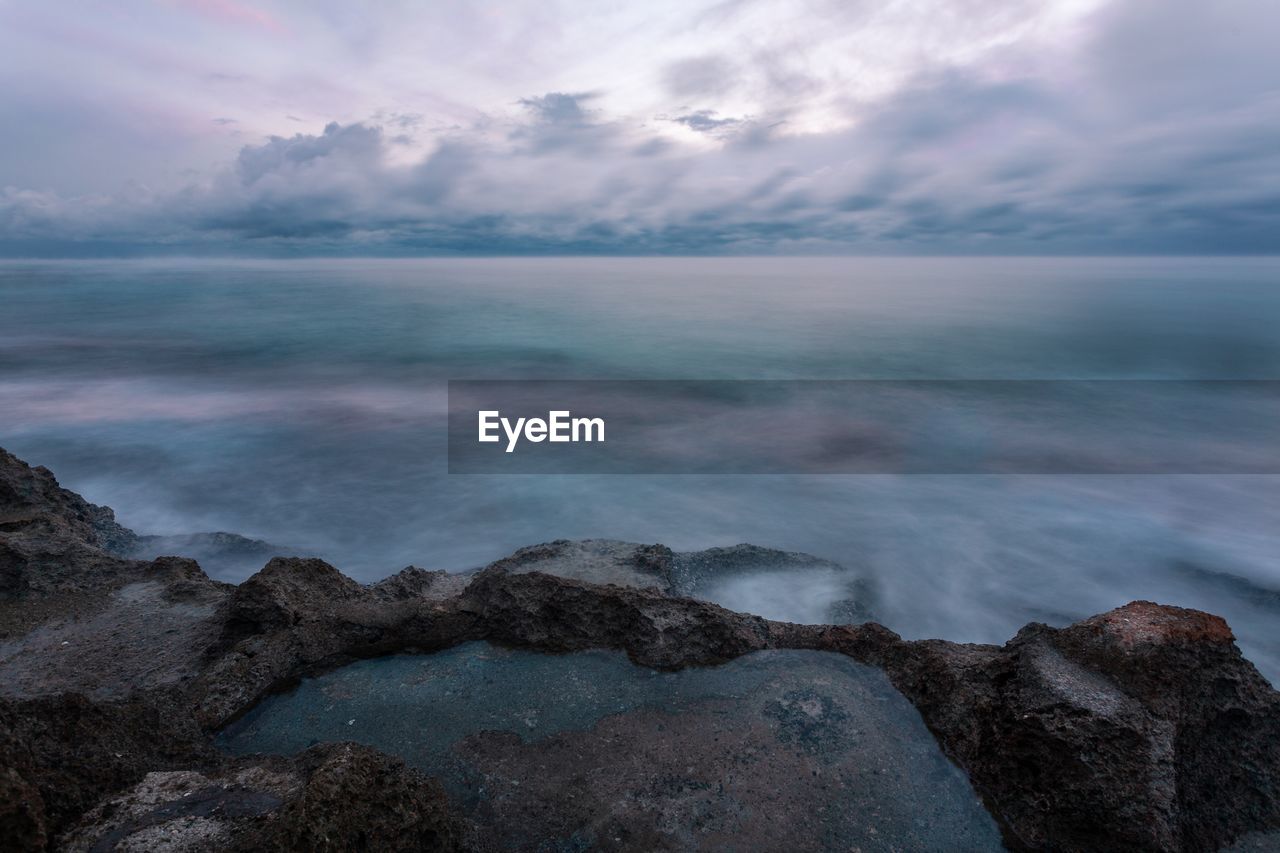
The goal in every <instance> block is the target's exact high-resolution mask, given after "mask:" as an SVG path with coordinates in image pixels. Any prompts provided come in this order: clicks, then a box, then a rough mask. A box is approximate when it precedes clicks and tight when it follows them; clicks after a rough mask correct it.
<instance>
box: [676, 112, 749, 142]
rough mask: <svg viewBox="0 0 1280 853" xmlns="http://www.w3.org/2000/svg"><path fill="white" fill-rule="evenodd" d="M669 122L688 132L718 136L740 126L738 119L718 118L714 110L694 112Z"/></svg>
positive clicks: (740, 121)
mask: <svg viewBox="0 0 1280 853" xmlns="http://www.w3.org/2000/svg"><path fill="white" fill-rule="evenodd" d="M670 121H673V122H675V123H676V124H683V125H684V126H685V127H687V128H689V129H690V130H696V131H698V132H699V133H708V134H712V135H713V136H719V135H722V134H724V133H725V132H726V131H729V130H732V129H733V128H735V127H737V126H739V125H741V124H742V119H739V118H719V117H718V113H716V111H715V110H695V111H694V112H691V113H685V114H684V115H679V116H675V117H673V118H671V119H670Z"/></svg>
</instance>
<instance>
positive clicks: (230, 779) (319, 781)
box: [59, 743, 466, 853]
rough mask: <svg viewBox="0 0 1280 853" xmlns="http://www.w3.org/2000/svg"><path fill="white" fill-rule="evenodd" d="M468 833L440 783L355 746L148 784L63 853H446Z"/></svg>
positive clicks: (74, 834) (87, 824)
mask: <svg viewBox="0 0 1280 853" xmlns="http://www.w3.org/2000/svg"><path fill="white" fill-rule="evenodd" d="M465 830H466V827H465V825H464V824H463V823H462V822H461V821H460V820H458V819H457V818H456V817H454V816H453V814H452V813H451V811H450V809H449V804H448V802H447V800H446V798H445V794H444V790H443V789H442V788H441V787H440V784H439V783H438V782H435V781H434V780H431V779H428V778H426V777H424V776H422V775H421V774H419V773H417V772H415V771H413V770H411V769H409V768H407V767H405V765H404V763H403V762H401V761H399V760H398V759H395V758H392V757H390V756H388V755H385V754H383V753H380V752H378V751H376V750H373V749H370V748H368V747H365V746H360V745H358V744H352V743H338V744H323V745H320V746H316V747H313V748H312V749H309V750H307V751H306V752H304V753H302V754H301V755H298V756H297V757H296V758H293V759H285V758H270V757H264V758H258V759H250V760H245V761H238V762H229V763H228V764H227V766H225V767H220V768H217V769H213V770H203V771H201V770H174V771H164V772H155V773H149V774H147V775H146V776H145V777H144V778H143V779H142V780H141V781H140V782H138V783H137V784H136V785H134V786H133V787H132V788H130V789H128V790H127V791H125V792H124V793H122V794H119V795H116V796H114V797H111V798H109V799H107V800H106V801H104V802H103V803H101V804H100V805H99V806H98V807H96V808H95V809H93V810H91V811H90V812H88V813H87V814H86V815H85V816H84V818H83V819H82V820H81V821H80V822H79V824H78V825H77V826H76V827H75V828H73V829H72V830H71V831H70V832H68V833H67V835H66V836H65V837H64V838H63V839H62V840H61V843H60V845H59V846H60V848H61V849H63V850H66V851H68V853H77V851H85V853H87V852H88V851H93V850H101V849H115V848H116V847H117V846H120V847H123V848H126V849H131V850H144V849H153V848H155V847H161V846H162V847H163V848H164V849H166V850H215V849H216V850H227V851H246V853H248V851H257V850H281V851H298V853H311V852H312V851H334V853H341V851H348V850H388V851H406V853H407V851H452V850H458V849H460V848H461V845H462V838H463V834H464V832H465Z"/></svg>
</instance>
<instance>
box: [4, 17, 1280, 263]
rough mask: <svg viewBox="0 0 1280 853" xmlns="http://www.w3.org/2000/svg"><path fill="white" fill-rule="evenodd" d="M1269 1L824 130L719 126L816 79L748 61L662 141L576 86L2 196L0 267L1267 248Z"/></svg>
mask: <svg viewBox="0 0 1280 853" xmlns="http://www.w3.org/2000/svg"><path fill="white" fill-rule="evenodd" d="M979 5H981V4H979ZM1263 5H1265V4H1257V5H1255V4H1249V3H1244V2H1242V0H1224V2H1223V3H1222V4H1199V3H1193V2H1191V0H1160V2H1158V3H1157V2H1154V0H1125V2H1117V3H1113V4H1111V5H1109V6H1107V7H1105V8H1103V9H1101V10H1099V11H1098V12H1096V13H1094V14H1093V15H1092V16H1090V17H1088V18H1085V19H1082V20H1081V21H1080V22H1079V24H1078V27H1079V32H1078V33H1077V35H1076V36H1075V37H1074V38H1071V39H1067V38H1062V39H1060V40H1059V41H1060V42H1061V46H1060V47H1059V48H1058V49H1056V51H1047V50H1045V49H1044V46H1043V44H1042V43H1039V42H1037V43H1035V44H1033V45H1030V44H1027V43H1024V42H1022V41H1018V40H1016V39H1015V40H1012V41H1010V42H1009V43H1008V44H1005V45H1004V46H1002V47H1000V48H999V49H998V50H996V49H990V50H986V49H984V50H985V52H983V53H982V54H981V61H977V60H975V61H972V62H959V61H953V62H946V63H933V62H925V63H922V64H921V65H920V67H919V68H918V69H917V70H916V72H915V73H914V74H912V75H910V76H908V77H905V78H904V79H902V80H901V81H899V82H898V83H896V84H895V85H894V86H892V87H890V88H888V89H887V90H885V91H883V92H879V93H878V94H876V95H874V96H859V97H856V98H855V97H850V98H848V99H846V100H845V101H843V102H841V103H843V106H842V107H841V109H842V110H843V113H841V118H840V120H839V121H832V122H830V123H828V124H826V125H821V126H814V125H812V124H811V123H806V122H807V120H806V119H804V118H803V115H804V113H803V110H799V109H798V108H797V109H796V110H791V109H789V108H785V107H779V108H776V109H774V108H770V110H769V111H766V112H764V113H761V114H760V115H761V117H759V118H747V117H735V116H752V115H755V114H754V113H752V112H748V111H746V110H743V109H740V108H738V107H737V106H735V104H736V103H737V102H736V101H735V100H734V98H735V97H736V95H735V94H734V93H735V92H738V91H739V90H740V88H741V87H740V86H739V85H738V82H737V81H739V80H740V79H741V78H742V71H743V69H744V68H749V69H751V71H750V73H751V74H752V75H754V76H753V77H752V78H751V79H754V80H759V81H768V80H771V79H772V80H774V81H775V83H776V87H777V88H776V89H775V90H774V91H775V94H776V93H778V92H784V93H785V92H791V93H796V94H795V96H796V97H797V98H800V99H804V98H808V97H810V95H809V94H806V93H809V92H811V91H812V90H813V87H815V86H819V87H821V86H823V85H825V84H823V83H822V82H821V75H813V74H803V75H800V76H798V77H794V78H789V77H788V76H787V74H786V73H784V72H785V71H786V69H787V68H790V67H792V64H791V60H785V61H784V60H783V59H779V58H778V51H777V50H772V51H770V50H764V49H760V48H759V47H758V46H753V47H751V49H749V50H744V51H743V52H742V53H741V54H740V55H739V56H735V57H733V58H732V59H730V58H728V57H726V56H724V55H723V54H722V53H707V54H702V55H699V56H695V57H694V58H687V57H686V58H684V59H680V60H677V61H674V62H670V63H667V64H665V65H660V66H658V67H659V70H660V73H659V74H658V78H659V82H660V87H661V89H662V95H663V97H666V98H669V97H671V96H672V95H676V96H678V97H680V98H682V99H683V98H689V99H691V100H694V103H695V104H696V108H694V107H683V108H681V109H680V110H677V111H675V112H673V113H666V114H665V115H666V116H668V117H665V118H663V119H662V120H660V121H656V122H654V121H651V120H645V119H643V118H637V117H636V115H637V114H634V113H628V112H626V111H619V110H617V109H614V108H612V104H613V103H614V100H613V99H614V95H613V92H612V90H609V89H607V88H603V87H602V86H600V85H597V84H595V83H589V84H588V85H583V86H578V87H567V86H566V87H560V88H556V89H552V90H550V91H544V92H543V93H541V94H528V93H526V94H523V95H521V96H518V97H513V98H508V99H506V101H505V104H506V105H507V108H508V109H507V111H505V112H504V111H502V110H480V109H478V108H477V109H474V110H473V111H472V117H471V119H470V120H468V121H457V122H450V123H440V122H436V121H434V120H432V119H431V118H429V117H428V116H427V115H426V114H425V113H424V112H423V111H422V110H420V109H410V108H407V107H404V106H395V107H383V108H379V109H378V110H373V111H370V112H368V113H366V114H365V115H367V116H370V118H367V119H363V120H362V119H360V118H359V117H355V118H350V119H346V120H343V121H334V122H331V123H329V124H327V125H325V126H324V127H323V128H321V129H318V130H316V131H313V132H302V133H288V134H277V135H269V136H267V137H266V138H263V139H261V140H260V141H259V142H257V143H254V144H250V145H244V146H242V147H241V148H240V149H239V150H238V151H237V152H235V153H234V154H233V155H232V156H229V157H227V158H224V159H223V160H222V161H221V162H220V163H214V164H213V165H211V166H209V167H208V168H206V169H204V170H203V171H202V172H201V173H200V177H199V178H198V179H196V180H191V179H189V178H188V179H186V180H184V181H183V182H181V183H180V184H178V185H176V186H172V187H164V186H158V187H148V186H147V185H145V184H135V185H129V186H127V187H126V188H125V189H122V190H119V191H113V192H103V191H94V192H83V193H76V192H68V191H66V190H65V189H64V188H58V189H56V190H52V189H40V188H33V187H25V186H21V185H18V184H15V185H12V186H9V187H7V188H6V189H4V190H3V192H0V252H4V253H8V254H24V253H25V254H31V253H37V254H45V253H52V254H58V253H91V252H152V251H193V252H230V253H270V254H277V253H279V254H289V253H306V254H311V253H350V254H366V253H371V254H416V253H427V254H430V253H488V254H501V253H566V252H567V253H574V252H582V253H695V254H697V253H708V254H716V253H725V252H911V253H943V252H993V253H1001V252H1017V253H1058V252H1120V253H1123V252H1275V251H1280V245H1277V238H1276V236H1275V235H1276V234H1280V92H1278V91H1277V90H1276V89H1275V87H1274V83H1273V82H1271V81H1274V80H1276V79H1280V60H1277V58H1276V57H1275V56H1274V55H1273V54H1274V51H1271V50H1270V47H1269V46H1270V44H1271V43H1272V39H1271V38H1270V35H1271V34H1272V33H1273V32H1274V30H1275V29H1276V28H1277V25H1280V13H1276V12H1273V11H1272V10H1270V9H1264V8H1262V6H1263ZM762 8H764V7H757V6H753V5H751V4H742V5H741V6H737V7H735V8H734V9H733V10H732V16H731V17H732V19H733V20H738V19H744V18H747V17H749V16H750V15H752V14H756V13H757V11H756V10H758V9H762ZM868 8H870V7H868ZM725 14H728V12H727V11H726V12H725ZM859 14H864V15H865V14H870V13H869V12H866V10H862V11H860V12H859ZM1003 14H1013V13H1012V12H1008V11H1006V12H1005V13H1003ZM975 26H976V25H975ZM1246 29H1247V30H1248V32H1247V33H1245V32H1244V30H1246ZM1165 42H1168V44H1172V45H1175V47H1169V46H1167V45H1166V44H1165ZM765 54H769V55H770V56H772V57H773V58H771V59H768V58H761V57H763V56H764V55H765ZM589 79H590V78H588V80H589ZM824 91H826V90H824ZM827 95H832V92H827ZM824 97H826V96H824ZM832 97H834V96H833V95H832ZM761 103H764V102H761ZM824 103H836V101H833V100H831V98H830V97H827V99H826V100H824ZM658 112H659V110H654V111H649V112H642V113H640V114H639V115H647V116H653V115H655V114H657V113H658ZM237 114H238V113H237ZM209 123H210V122H209V120H208V119H205V120H204V122H203V124H204V126H205V127H208V125H209ZM237 127H239V128H241V129H242V131H243V130H244V125H243V122H241V123H240V124H239V125H237ZM689 131H694V133H689ZM65 133H66V138H65V139H64V140H63V145H65V146H70V145H71V144H72V140H73V137H72V136H71V134H72V133H73V131H72V130H71V129H70V128H67V129H65ZM144 135H145V133H144V129H142V128H137V129H135V130H134V131H132V132H131V133H129V134H124V136H125V137H126V138H135V137H142V136H144ZM242 138H249V136H248V134H246V135H245V136H244V137H242ZM77 144H79V145H81V146H82V145H83V143H82V142H81V143H77ZM23 156H35V154H34V153H33V152H32V151H31V150H29V149H28V150H24V153H23ZM11 174H12V173H11Z"/></svg>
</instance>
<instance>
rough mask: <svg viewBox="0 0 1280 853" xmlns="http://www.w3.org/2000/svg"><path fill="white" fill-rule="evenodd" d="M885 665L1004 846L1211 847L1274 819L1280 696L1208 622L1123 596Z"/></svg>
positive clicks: (913, 652)
mask: <svg viewBox="0 0 1280 853" xmlns="http://www.w3.org/2000/svg"><path fill="white" fill-rule="evenodd" d="M884 664H885V666H886V668H887V670H888V672H889V674H890V677H891V678H892V679H893V681H894V683H895V685H897V686H898V688H899V689H900V690H902V691H903V692H904V693H905V694H906V695H907V696H908V698H910V699H911V700H912V701H913V702H914V703H915V705H916V707H917V708H919V709H920V711H921V714H922V715H923V716H924V718H925V721H926V722H927V723H928V725H929V727H930V728H931V729H932V730H933V731H934V732H935V734H936V735H937V736H938V738H939V740H940V741H941V742H942V744H943V746H944V748H946V750H947V752H948V754H950V755H951V756H952V757H953V758H955V759H956V761H957V762H958V763H960V765H961V766H963V767H965V768H966V769H968V771H969V773H970V776H971V777H972V778H973V780H974V783H975V785H976V786H977V787H978V789H979V791H981V792H982V793H983V795H984V797H985V798H986V800H987V802H988V804H989V805H990V806H991V807H992V810H993V812H994V813H996V814H997V815H998V816H999V818H1000V819H1001V820H1002V822H1003V824H1004V827H1005V832H1006V839H1007V841H1008V842H1009V843H1010V844H1011V846H1015V847H1019V848H1027V849H1055V850H1115V851H1123V850H1188V851H1190V850H1216V849H1217V848H1218V847H1220V846H1222V845H1224V844H1226V843H1228V842H1229V841H1231V840H1232V839H1233V838H1234V837H1236V836H1237V835H1238V834H1240V833H1241V832H1242V831H1243V830H1253V829H1262V828H1270V827H1275V826H1277V825H1280V807H1278V803H1280V800H1278V798H1277V794H1278V793H1280V789H1278V788H1277V785H1278V784H1280V695H1278V694H1277V693H1276V692H1275V691H1274V690H1273V689H1271V687H1270V685H1269V684H1267V682H1266V680H1265V679H1263V678H1262V676H1261V675H1260V674H1259V673H1258V672H1257V670H1256V669H1255V668H1254V667H1253V665H1252V664H1250V663H1249V662H1248V661H1246V660H1244V658H1243V657H1242V656H1241V655H1240V652H1239V650H1238V649H1237V648H1236V646H1235V644H1234V642H1233V638H1232V636H1231V632H1230V630H1229V629H1228V628H1227V626H1226V623H1225V622H1223V621H1222V620H1221V619H1219V618H1218V617H1216V616H1210V615H1209V614H1206V613H1201V612H1199V611H1194V610H1185V609H1183V608H1178V607H1168V606H1162V605H1157V604H1152V603H1151V602H1143V601H1140V602H1133V603H1131V604H1128V605H1126V606H1124V607H1121V608H1118V609H1117V610H1113V611H1111V612H1109V613H1105V614H1102V615H1100V616H1096V617H1094V618H1092V619H1088V620H1085V621H1084V622H1080V623H1078V624H1076V625H1072V626H1070V627H1068V628H1064V629H1060V630H1059V629H1054V628H1050V627H1048V626H1045V625H1030V626H1028V627H1026V628H1024V629H1023V630H1022V631H1021V632H1019V634H1018V636H1017V637H1015V638H1014V639H1013V640H1011V641H1010V642H1009V643H1008V644H1006V645H1005V646H1004V647H1002V648H997V647H994V646H960V645H956V644H952V643H944V642H941V641H927V642H923V643H905V644H903V645H902V646H900V647H899V648H897V649H893V650H891V652H890V655H889V657H888V658H887V659H886V660H885V661H884Z"/></svg>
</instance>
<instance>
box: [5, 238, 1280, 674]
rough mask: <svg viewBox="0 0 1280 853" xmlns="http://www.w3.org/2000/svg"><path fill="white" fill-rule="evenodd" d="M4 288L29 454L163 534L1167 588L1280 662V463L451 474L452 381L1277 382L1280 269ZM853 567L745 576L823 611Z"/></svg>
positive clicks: (311, 276)
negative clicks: (776, 555) (639, 550)
mask: <svg viewBox="0 0 1280 853" xmlns="http://www.w3.org/2000/svg"><path fill="white" fill-rule="evenodd" d="M0 306H3V307H2V309H0V445H3V446H5V447H7V448H9V449H10V450H12V451H13V452H15V453H17V454H18V455H20V456H22V457H23V458H25V459H27V460H28V461H30V462H32V463H33V464H43V465H47V466H49V467H50V468H52V469H53V470H54V471H55V472H56V473H57V474H58V475H59V477H60V478H61V480H62V481H63V482H64V483H65V484H66V485H67V486H69V487H70V488H73V489H76V490H77V491H80V492H82V493H84V494H85V495H86V496H87V497H88V498H89V499H91V500H93V501H95V502H99V503H106V504H109V505H111V506H113V507H115V508H116V509H117V510H118V513H119V517H120V519H121V521H122V522H123V523H125V524H127V525H129V526H131V527H133V528H135V529H137V530H139V531H140V532H144V533H160V534H168V533H182V532H190V531H200V530H230V531H234V532H237V533H242V534H246V535H249V536H254V537H259V538H262V539H266V540H268V541H271V542H274V543H278V544H280V545H282V546H284V547H285V548H286V549H287V550H289V551H293V552H298V553H306V554H315V555H319V556H323V557H325V558H326V559H329V560H330V561H332V562H334V563H335V564H336V565H338V566H339V567H340V568H342V569H343V570H344V571H346V572H348V573H349V574H351V575H353V576H354V577H356V578H358V579H361V580H374V579H377V578H379V577H382V576H385V575H387V574H389V573H391V572H393V571H395V570H398V569H399V568H401V567H403V566H404V565H406V564H409V563H413V564H417V565H421V566H425V567H429V568H449V569H464V568H469V567H474V566H477V565H482V564H484V563H487V562H489V561H490V560H493V559H496V558H498V557H501V556H503V555H504V554H506V553H509V552H510V551H512V550H514V549H515V548H516V547H519V546H522V545H527V544H531V543H536V542H541V541H546V540H551V539H556V538H585V537H608V538H615V539H627V540H633V541H641V542H663V543H666V544H668V545H671V546H672V547H675V548H677V549H685V550H693V549H698V548H704V547H709V546H716V545H727V544H733V543H736V542H742V541H750V542H755V543H758V544H762V545H769V546H773V547H777V548H783V549H788V550H798V551H806V552H810V553H814V554H817V555H820V556H823V557H827V558H830V559H832V560H835V561H837V562H839V563H841V564H843V565H845V566H847V567H849V569H850V570H851V571H852V572H855V573H857V574H858V575H860V576H863V577H869V578H872V579H873V580H874V582H875V584H876V587H877V616H878V617H879V618H880V619H881V621H883V622H885V623H886V624H887V625H889V626H890V627H891V628H893V629H895V630H897V631H899V632H901V633H903V634H904V635H907V636H911V637H920V636H940V637H946V638H949V639H954V640H968V641H992V642H1000V641H1003V640H1005V639H1007V638H1008V637H1009V636H1011V635H1012V634H1013V633H1014V632H1015V631H1016V630H1017V628H1018V627H1020V626H1021V625H1022V624H1024V623H1025V622H1027V621H1029V620H1040V621H1048V622H1051V623H1055V624H1060V623H1065V622H1068V621H1070V620H1072V619H1076V618H1079V617H1082V616H1086V615H1089V614H1092V613H1096V612H1099V611H1102V610H1106V609H1108V608H1111V607H1115V606H1117V605H1119V604H1123V603H1124V602H1126V601H1129V600H1131V599H1135V598H1147V599H1155V600H1159V601H1164V602H1169V603H1175V604H1182V605H1188V606H1193V607H1200V608H1203V609H1207V610H1211V611H1214V612H1217V613H1221V614H1222V615H1224V616H1226V617H1227V618H1228V619H1229V620H1230V622H1231V624H1232V626H1233V627H1234V628H1235V630H1236V632H1237V634H1238V635H1239V637H1240V639H1241V642H1242V645H1243V646H1244V648H1245V651H1246V653H1247V654H1248V655H1249V656H1250V657H1251V659H1253V660H1254V661H1256V662H1257V663H1258V664H1259V665H1260V666H1261V667H1262V669H1263V670H1264V672H1266V674H1267V675H1268V676H1270V677H1271V678H1272V679H1273V680H1275V679H1277V678H1278V677H1280V636H1278V634H1280V632H1277V631H1276V630H1275V628H1274V625H1275V624H1277V621H1276V620H1277V617H1280V592H1277V591H1278V590H1280V524H1277V522H1278V521H1280V482H1278V480H1277V478H1276V477H1269V476H1176V475H1161V476H1052V477H1050V476H1040V477H1036V476H924V475H915V476H892V475H883V476H862V477H859V476H800V475H792V476H783V475H777V476H772V475H771V476H667V477H663V476H612V477H611V476H545V477H502V476H456V475H455V476H449V475H448V474H447V473H446V467H445V464H446V463H445V451H444V437H445V433H444V413H445V403H444V383H445V380H447V379H450V378H643V379H657V378H729V379H757V378H771V379H787V378H810V379H822V378H842V379H857V378H892V379H899V378H926V379H950V378H969V379H984V378H991V379H1019V378H1156V379H1159V378H1180V379H1276V378H1280V262H1277V261H1276V260H1272V259H1214V260H1205V259H1194V258H1177V259H1085V260H1082V259H1054V258H1043V259H1000V260H995V259H929V260H916V259H793V258H773V259H749V258H742V259H573V260H569V259H533V260H531V259H504V260H465V261H464V260H425V261H391V260H388V261H352V260H308V261H276V262H270V261H264V262H252V263H249V262H231V261H163V262H161V261H147V262H126V261H121V262H68V263H62V262H57V263H55V262H49V263H44V262H30V263H19V262H10V263H5V264H4V265H2V266H0ZM212 568H213V570H214V571H215V572H216V573H219V574H221V576H222V577H224V578H225V579H228V580H238V579H241V578H243V577H244V576H246V575H247V574H248V573H249V572H251V571H252V570H253V569H255V568H256V565H253V564H244V565H222V566H213V567H212ZM829 580H830V579H828V581H829ZM824 583H826V586H824V587H823V588H822V589H813V590H795V589H793V588H791V587H792V586H793V584H792V581H791V579H789V578H788V577H787V576H786V575H780V576H767V577H764V576H762V577H752V578H744V579H743V580H742V581H741V583H738V584H736V585H734V584H730V585H729V586H728V587H727V588H726V589H725V590H724V591H723V595H724V598H725V600H726V601H731V602H732V603H733V605H734V606H736V607H741V608H747V609H752V610H755V611H756V612H760V613H764V614H765V615H770V608H771V607H772V606H773V603H774V602H775V601H778V600H783V599H785V600H787V601H790V602H796V601H812V602H813V605H812V608H811V609H812V611H813V612H812V613H811V614H807V615H809V616H810V618H813V619H817V618H820V614H821V613H822V612H823V609H824V602H823V598H824V595H825V593H824V592H823V589H825V588H827V587H840V586H841V584H839V583H834V584H832V583H827V582H825V581H824ZM795 610H796V608H795V607H793V606H789V607H788V611H787V614H786V615H787V616H789V617H791V618H799V617H801V616H805V615H806V613H804V612H802V613H796V612H795Z"/></svg>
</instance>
